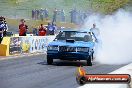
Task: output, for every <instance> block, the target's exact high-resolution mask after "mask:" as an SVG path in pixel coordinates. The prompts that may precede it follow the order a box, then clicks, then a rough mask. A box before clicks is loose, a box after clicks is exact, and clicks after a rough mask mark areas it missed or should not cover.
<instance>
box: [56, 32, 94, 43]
mask: <svg viewBox="0 0 132 88" xmlns="http://www.w3.org/2000/svg"><path fill="white" fill-rule="evenodd" d="M67 39H73V40H75V41H85V42H88V41H92V37H91V36H90V34H88V33H86V32H74V31H73V32H72V31H64V32H60V33H59V34H58V35H57V36H56V40H67Z"/></svg>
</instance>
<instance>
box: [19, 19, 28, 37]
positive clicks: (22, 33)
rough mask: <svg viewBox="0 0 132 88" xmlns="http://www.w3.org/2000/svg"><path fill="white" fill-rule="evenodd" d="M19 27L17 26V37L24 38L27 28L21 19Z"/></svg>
mask: <svg viewBox="0 0 132 88" xmlns="http://www.w3.org/2000/svg"><path fill="white" fill-rule="evenodd" d="M20 22H21V23H20V25H19V36H26V33H27V30H28V26H27V25H26V24H25V22H26V21H25V20H24V19H21V20H20Z"/></svg>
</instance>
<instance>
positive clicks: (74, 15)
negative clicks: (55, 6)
mask: <svg viewBox="0 0 132 88" xmlns="http://www.w3.org/2000/svg"><path fill="white" fill-rule="evenodd" d="M77 13H78V12H77V10H76V9H73V10H71V11H70V16H71V23H77Z"/></svg>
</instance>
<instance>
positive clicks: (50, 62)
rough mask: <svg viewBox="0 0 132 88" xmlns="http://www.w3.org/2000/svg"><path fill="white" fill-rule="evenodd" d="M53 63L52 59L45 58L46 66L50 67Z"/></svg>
mask: <svg viewBox="0 0 132 88" xmlns="http://www.w3.org/2000/svg"><path fill="white" fill-rule="evenodd" d="M52 63H53V59H51V58H48V57H47V64H48V65H51V64H52Z"/></svg>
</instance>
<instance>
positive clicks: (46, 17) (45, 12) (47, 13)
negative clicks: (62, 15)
mask: <svg viewBox="0 0 132 88" xmlns="http://www.w3.org/2000/svg"><path fill="white" fill-rule="evenodd" d="M44 15H45V19H46V20H48V17H49V12H48V10H47V8H45V9H44Z"/></svg>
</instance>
